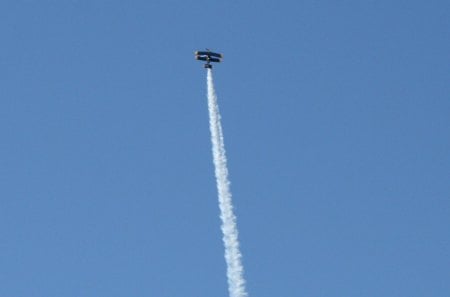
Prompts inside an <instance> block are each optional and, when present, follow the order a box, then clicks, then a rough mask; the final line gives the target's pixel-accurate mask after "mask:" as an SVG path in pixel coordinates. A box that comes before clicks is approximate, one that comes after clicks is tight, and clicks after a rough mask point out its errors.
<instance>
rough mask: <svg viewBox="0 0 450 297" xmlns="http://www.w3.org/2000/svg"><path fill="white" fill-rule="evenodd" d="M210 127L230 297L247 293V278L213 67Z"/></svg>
mask: <svg viewBox="0 0 450 297" xmlns="http://www.w3.org/2000/svg"><path fill="white" fill-rule="evenodd" d="M207 71H208V73H207V85H208V110H209V128H210V130H211V142H212V152H213V159H214V167H215V174H216V182H217V190H218V192H219V208H220V218H221V220H222V227H221V228H222V233H223V243H224V245H225V260H226V263H227V278H228V292H229V294H230V297H245V296H247V292H246V291H245V280H244V276H243V268H242V263H241V257H242V255H241V252H240V251H239V241H238V231H237V226H236V216H235V215H234V213H233V205H232V201H231V192H230V182H229V180H228V168H227V158H226V155H225V146H224V142H223V133H222V125H221V123H220V113H219V107H218V105H217V96H216V92H215V90H214V84H213V78H212V71H211V69H207Z"/></svg>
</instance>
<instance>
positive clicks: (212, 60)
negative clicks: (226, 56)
mask: <svg viewBox="0 0 450 297" xmlns="http://www.w3.org/2000/svg"><path fill="white" fill-rule="evenodd" d="M209 61H211V62H217V63H219V62H220V59H217V58H209Z"/></svg>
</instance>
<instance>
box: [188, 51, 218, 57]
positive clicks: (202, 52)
mask: <svg viewBox="0 0 450 297" xmlns="http://www.w3.org/2000/svg"><path fill="white" fill-rule="evenodd" d="M195 54H196V55H198V56H208V57H216V58H223V55H222V54H219V53H213V52H204V51H197V52H195Z"/></svg>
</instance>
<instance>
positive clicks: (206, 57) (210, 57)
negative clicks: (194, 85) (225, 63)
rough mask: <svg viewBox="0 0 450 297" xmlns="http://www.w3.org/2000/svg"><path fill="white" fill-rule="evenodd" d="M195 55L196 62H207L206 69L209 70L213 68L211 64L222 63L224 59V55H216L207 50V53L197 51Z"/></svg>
mask: <svg viewBox="0 0 450 297" xmlns="http://www.w3.org/2000/svg"><path fill="white" fill-rule="evenodd" d="M194 54H195V59H196V60H200V61H206V64H205V66H204V67H205V68H209V69H211V68H212V65H211V62H216V63H220V62H221V61H222V60H221V59H222V58H223V55H222V54H218V53H214V52H212V51H210V50H209V49H206V51H196V52H195V53H194Z"/></svg>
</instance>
